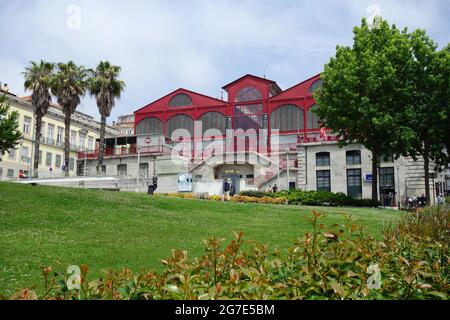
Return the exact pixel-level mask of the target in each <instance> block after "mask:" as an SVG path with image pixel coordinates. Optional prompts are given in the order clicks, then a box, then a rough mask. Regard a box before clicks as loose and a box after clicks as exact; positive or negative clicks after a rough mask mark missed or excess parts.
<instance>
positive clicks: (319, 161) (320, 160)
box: [316, 152, 330, 167]
mask: <svg viewBox="0 0 450 320" xmlns="http://www.w3.org/2000/svg"><path fill="white" fill-rule="evenodd" d="M329 165H330V153H329V152H319V153H317V154H316V166H318V167H325V166H329Z"/></svg>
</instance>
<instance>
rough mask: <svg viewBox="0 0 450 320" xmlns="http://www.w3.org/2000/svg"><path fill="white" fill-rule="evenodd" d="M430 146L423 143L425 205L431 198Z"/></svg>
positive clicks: (428, 203)
mask: <svg viewBox="0 0 450 320" xmlns="http://www.w3.org/2000/svg"><path fill="white" fill-rule="evenodd" d="M429 153H430V146H429V144H428V142H426V141H425V143H424V152H423V168H424V170H425V198H426V202H427V205H430V204H431V202H430V201H431V196H430V157H429Z"/></svg>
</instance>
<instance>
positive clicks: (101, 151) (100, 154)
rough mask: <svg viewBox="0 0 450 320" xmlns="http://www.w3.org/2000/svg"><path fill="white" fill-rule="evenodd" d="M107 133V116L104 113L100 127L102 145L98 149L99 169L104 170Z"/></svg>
mask: <svg viewBox="0 0 450 320" xmlns="http://www.w3.org/2000/svg"><path fill="white" fill-rule="evenodd" d="M105 133H106V117H105V116H104V115H102V120H101V127H100V145H99V150H98V170H100V171H99V172H102V171H101V170H102V166H103V159H104V158H105Z"/></svg>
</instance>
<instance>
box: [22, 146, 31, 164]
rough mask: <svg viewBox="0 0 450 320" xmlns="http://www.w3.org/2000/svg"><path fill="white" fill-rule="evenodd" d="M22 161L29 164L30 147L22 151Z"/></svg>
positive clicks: (23, 148)
mask: <svg viewBox="0 0 450 320" xmlns="http://www.w3.org/2000/svg"><path fill="white" fill-rule="evenodd" d="M20 159H21V160H22V162H25V163H28V162H29V159H30V158H29V149H28V147H22V148H21V149H20Z"/></svg>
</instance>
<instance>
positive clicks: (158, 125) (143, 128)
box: [136, 117, 163, 134]
mask: <svg viewBox="0 0 450 320" xmlns="http://www.w3.org/2000/svg"><path fill="white" fill-rule="evenodd" d="M147 133H157V134H162V133H163V122H162V121H161V120H159V119H158V118H155V117H150V118H145V119H144V120H142V121H141V122H139V123H138V125H137V127H136V134H147Z"/></svg>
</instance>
